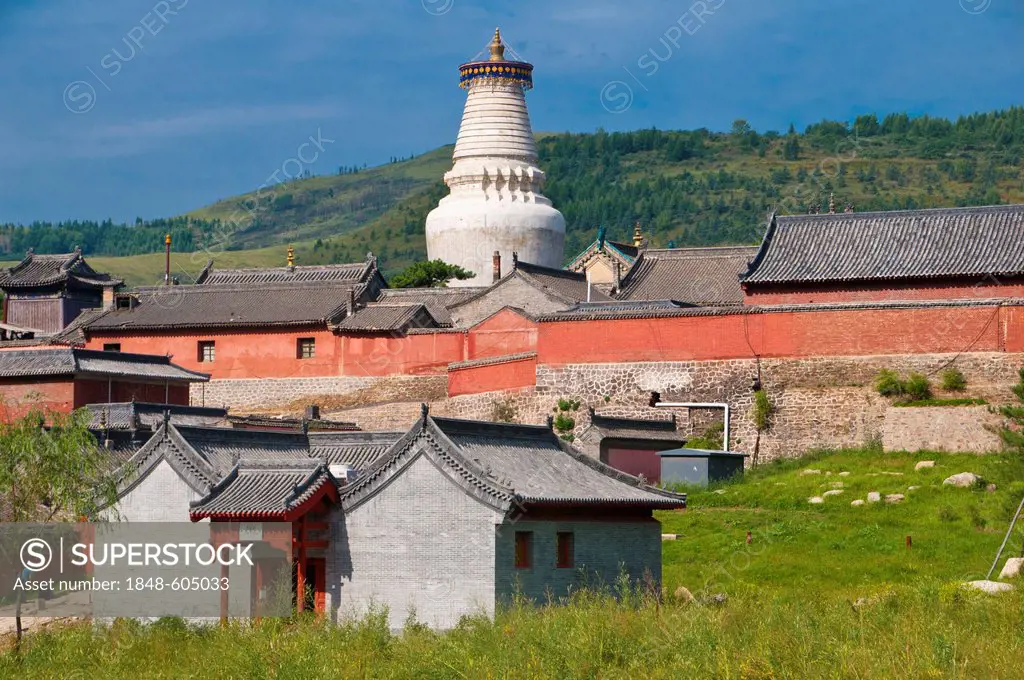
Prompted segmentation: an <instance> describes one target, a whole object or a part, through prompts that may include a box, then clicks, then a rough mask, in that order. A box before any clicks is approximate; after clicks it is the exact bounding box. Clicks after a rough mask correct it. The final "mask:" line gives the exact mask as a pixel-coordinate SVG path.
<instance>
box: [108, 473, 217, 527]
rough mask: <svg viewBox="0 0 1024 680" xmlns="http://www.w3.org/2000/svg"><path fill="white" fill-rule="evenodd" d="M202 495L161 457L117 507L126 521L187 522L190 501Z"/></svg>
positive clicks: (121, 517)
mask: <svg viewBox="0 0 1024 680" xmlns="http://www.w3.org/2000/svg"><path fill="white" fill-rule="evenodd" d="M199 497H200V496H199V494H197V493H196V492H195V491H193V490H192V488H191V487H189V485H188V484H186V483H185V480H183V479H182V478H181V477H179V476H178V473H177V472H175V471H174V468H172V467H171V466H170V465H169V464H168V463H167V461H166V460H162V461H160V462H159V463H158V464H157V466H156V467H155V468H154V469H153V470H152V471H151V472H150V473H149V475H147V476H146V478H145V479H143V480H142V482H141V483H139V485H138V486H136V487H135V488H134V489H132V490H131V491H130V492H128V494H127V495H125V496H124V497H123V498H122V499H121V500H120V501H119V502H118V504H117V506H116V507H117V510H118V513H120V519H121V520H122V521H125V522H188V521H190V520H189V517H188V504H189V502H190V501H194V500H198V499H199Z"/></svg>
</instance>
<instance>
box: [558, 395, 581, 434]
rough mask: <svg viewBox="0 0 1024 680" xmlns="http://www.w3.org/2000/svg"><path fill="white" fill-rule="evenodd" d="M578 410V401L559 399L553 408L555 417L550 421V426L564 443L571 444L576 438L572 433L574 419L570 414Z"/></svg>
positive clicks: (574, 425)
mask: <svg viewBox="0 0 1024 680" xmlns="http://www.w3.org/2000/svg"><path fill="white" fill-rule="evenodd" d="M579 409H580V400H579V399H559V400H558V404H557V405H556V406H555V408H554V411H555V417H554V419H553V420H552V425H553V426H554V428H555V432H557V433H558V436H560V437H561V438H562V439H564V440H565V441H568V442H571V441H573V440H574V439H575V438H576V435H574V434H573V433H572V431H573V430H574V429H576V418H575V417H573V416H572V413H574V412H576V411H578V410H579Z"/></svg>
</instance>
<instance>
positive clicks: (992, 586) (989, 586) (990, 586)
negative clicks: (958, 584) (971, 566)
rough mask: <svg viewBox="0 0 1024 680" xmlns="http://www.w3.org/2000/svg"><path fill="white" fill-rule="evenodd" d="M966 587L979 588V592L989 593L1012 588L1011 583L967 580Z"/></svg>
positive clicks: (1002, 591)
mask: <svg viewBox="0 0 1024 680" xmlns="http://www.w3.org/2000/svg"><path fill="white" fill-rule="evenodd" d="M967 587H968V588H974V589H975V590H980V591H981V592H983V593H988V594H989V595H995V594H996V593H1007V592H1009V591H1011V590H1013V584H1012V583H1000V582H999V581H968V582H967Z"/></svg>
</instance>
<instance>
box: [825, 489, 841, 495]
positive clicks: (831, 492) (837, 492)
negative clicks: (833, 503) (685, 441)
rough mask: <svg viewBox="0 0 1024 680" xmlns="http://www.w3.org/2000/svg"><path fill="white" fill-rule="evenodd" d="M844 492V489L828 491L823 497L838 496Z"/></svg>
mask: <svg viewBox="0 0 1024 680" xmlns="http://www.w3.org/2000/svg"><path fill="white" fill-rule="evenodd" d="M842 492H843V490H842V489H829V490H828V491H826V492H825V493H823V494H821V495H822V496H838V495H839V494H841V493H842Z"/></svg>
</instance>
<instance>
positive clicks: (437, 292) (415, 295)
mask: <svg viewBox="0 0 1024 680" xmlns="http://www.w3.org/2000/svg"><path fill="white" fill-rule="evenodd" d="M486 290H487V287H479V286H468V287H465V288H385V289H384V290H382V291H381V292H380V296H378V298H377V302H379V303H381V304H388V305H405V304H416V303H421V304H424V305H426V307H427V309H428V310H430V315H431V316H433V317H434V319H436V320H437V322H438V323H439V324H441V325H442V326H449V325H451V323H452V315H451V313H450V312H449V311H448V308H449V307H451V306H452V305H456V304H458V303H460V302H462V301H463V300H468V299H469V298H471V297H473V296H475V295H477V294H478V293H482V292H484V291H486Z"/></svg>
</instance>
